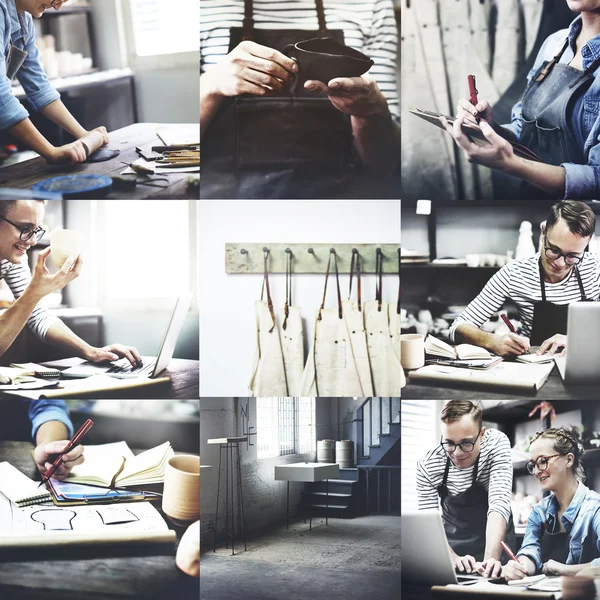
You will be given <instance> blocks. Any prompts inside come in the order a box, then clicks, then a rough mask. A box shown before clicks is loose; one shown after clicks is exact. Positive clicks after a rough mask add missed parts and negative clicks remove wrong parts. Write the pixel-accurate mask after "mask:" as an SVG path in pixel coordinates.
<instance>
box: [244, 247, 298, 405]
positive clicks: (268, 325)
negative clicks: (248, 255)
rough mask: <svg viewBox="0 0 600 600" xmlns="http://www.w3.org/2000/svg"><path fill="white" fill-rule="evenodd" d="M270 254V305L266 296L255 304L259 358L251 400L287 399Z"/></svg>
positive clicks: (266, 283) (266, 278)
mask: <svg viewBox="0 0 600 600" xmlns="http://www.w3.org/2000/svg"><path fill="white" fill-rule="evenodd" d="M268 256H269V253H268V252H265V256H264V262H265V274H264V279H263V293H264V290H265V287H266V290H267V301H266V302H265V301H264V300H263V299H262V298H263V294H261V299H260V301H258V302H257V303H256V343H257V349H256V358H255V361H254V368H253V370H252V378H251V380H250V383H249V385H248V393H249V396H256V397H266V398H269V397H276V396H280V397H285V396H288V393H287V382H286V378H285V365H284V362H283V351H282V349H281V340H280V337H279V329H278V327H277V322H276V320H275V313H274V312H273V301H272V299H271V288H270V287H269V274H268V271H267V259H268Z"/></svg>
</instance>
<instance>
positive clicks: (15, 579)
mask: <svg viewBox="0 0 600 600" xmlns="http://www.w3.org/2000/svg"><path fill="white" fill-rule="evenodd" d="M31 448H32V446H31V444H29V443H27V442H0V461H4V460H8V461H9V462H10V463H11V464H12V465H13V466H15V467H17V468H18V469H19V470H20V471H22V472H23V473H25V474H26V475H27V476H28V477H31V478H32V479H33V478H34V477H35V478H37V479H39V477H38V476H36V468H35V465H34V464H33V461H32V460H31ZM176 531H177V536H178V538H180V537H181V534H182V531H180V530H176ZM63 552H64V551H60V550H56V551H55V552H54V555H53V557H52V560H44V559H43V558H42V559H40V558H39V557H37V559H36V560H29V561H23V562H6V563H2V564H1V568H0V597H2V598H18V599H21V598H40V599H41V598H47V599H49V600H75V599H77V600H81V599H82V598H93V599H94V600H118V599H120V598H123V599H128V600H129V599H136V600H137V599H139V600H146V599H161V600H162V599H163V598H164V599H167V598H168V599H170V600H173V599H175V598H176V599H177V600H180V599H181V600H192V599H197V598H199V595H200V591H199V580H198V579H195V578H193V577H188V576H187V575H184V574H183V573H182V572H181V571H179V570H178V569H177V567H176V566H175V555H174V554H173V555H172V556H133V557H132V556H129V557H119V558H103V559H99V558H86V552H89V551H88V550H85V549H82V550H80V551H79V552H78V557H79V558H78V559H76V560H73V558H72V557H71V556H70V557H69V560H67V559H66V558H65V556H64V555H63Z"/></svg>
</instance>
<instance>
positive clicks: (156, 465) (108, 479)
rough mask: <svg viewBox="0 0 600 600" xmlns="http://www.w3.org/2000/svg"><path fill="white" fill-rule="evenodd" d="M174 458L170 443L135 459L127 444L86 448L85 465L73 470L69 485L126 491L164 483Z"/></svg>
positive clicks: (68, 479)
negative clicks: (77, 484) (166, 469)
mask: <svg viewBox="0 0 600 600" xmlns="http://www.w3.org/2000/svg"><path fill="white" fill-rule="evenodd" d="M173 455H174V452H173V448H171V444H170V443H169V442H165V443H164V444H161V445H160V446H156V448H152V449H151V450H146V451H145V452H142V453H141V454H138V455H137V456H134V454H133V452H132V451H131V450H130V448H129V446H128V445H127V443H126V442H116V443H114V444H101V445H99V446H86V445H84V456H85V461H84V462H83V463H82V464H80V465H77V466H76V467H73V470H72V471H71V474H70V475H69V477H67V481H68V482H69V483H87V484H89V485H100V486H105V487H115V486H116V487H127V486H132V485H147V484H152V483H162V482H163V481H164V477H165V467H166V465H167V461H168V460H169V458H171V456H173Z"/></svg>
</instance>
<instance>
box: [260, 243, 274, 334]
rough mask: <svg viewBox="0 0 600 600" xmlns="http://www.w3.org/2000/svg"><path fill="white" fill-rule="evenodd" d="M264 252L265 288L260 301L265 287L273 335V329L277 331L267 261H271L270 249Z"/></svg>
mask: <svg viewBox="0 0 600 600" xmlns="http://www.w3.org/2000/svg"><path fill="white" fill-rule="evenodd" d="M263 252H264V254H265V274H264V278H263V287H262V291H261V293H260V299H261V301H262V299H263V295H264V292H265V287H266V288H267V305H268V307H269V312H270V313H271V320H272V321H273V327H271V329H269V333H273V329H275V312H274V310H273V300H272V298H271V288H270V287H269V271H268V269H267V261H268V259H269V249H268V248H263Z"/></svg>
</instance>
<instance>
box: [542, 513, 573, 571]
mask: <svg viewBox="0 0 600 600" xmlns="http://www.w3.org/2000/svg"><path fill="white" fill-rule="evenodd" d="M570 543H571V538H570V537H569V534H568V533H567V532H566V531H560V532H558V533H549V532H548V523H544V532H543V533H542V541H541V549H542V564H544V563H547V562H548V561H549V560H555V561H556V562H559V563H562V564H566V562H567V558H568V557H569V546H570Z"/></svg>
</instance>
